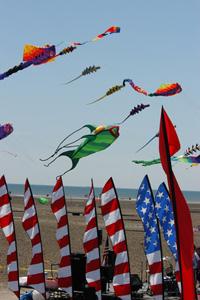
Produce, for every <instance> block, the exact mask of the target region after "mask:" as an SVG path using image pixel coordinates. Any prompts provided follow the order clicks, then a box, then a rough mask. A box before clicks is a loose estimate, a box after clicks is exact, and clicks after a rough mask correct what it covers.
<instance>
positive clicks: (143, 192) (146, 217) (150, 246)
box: [136, 176, 161, 254]
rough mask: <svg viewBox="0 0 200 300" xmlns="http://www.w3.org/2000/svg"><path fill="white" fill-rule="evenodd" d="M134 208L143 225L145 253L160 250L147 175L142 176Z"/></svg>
mask: <svg viewBox="0 0 200 300" xmlns="http://www.w3.org/2000/svg"><path fill="white" fill-rule="evenodd" d="M136 210H137V213H138V215H139V216H140V218H141V220H142V223H143V226H144V232H145V236H144V248H145V253H146V254H150V253H153V252H155V251H158V250H160V248H161V247H160V236H159V229H158V224H157V218H156V214H155V210H154V200H153V195H152V192H151V187H150V183H149V180H148V177H147V176H145V177H144V179H143V181H142V183H141V185H140V188H139V190H138V194H137V199H136Z"/></svg>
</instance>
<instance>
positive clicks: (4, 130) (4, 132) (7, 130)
mask: <svg viewBox="0 0 200 300" xmlns="http://www.w3.org/2000/svg"><path fill="white" fill-rule="evenodd" d="M13 130H14V129H13V126H12V124H10V123H6V124H3V125H0V140H2V139H4V138H5V137H7V136H9V135H10V134H11V133H12V132H13Z"/></svg>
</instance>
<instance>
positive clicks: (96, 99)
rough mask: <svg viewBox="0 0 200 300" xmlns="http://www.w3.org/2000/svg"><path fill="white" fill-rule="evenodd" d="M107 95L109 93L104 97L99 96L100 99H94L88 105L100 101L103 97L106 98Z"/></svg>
mask: <svg viewBox="0 0 200 300" xmlns="http://www.w3.org/2000/svg"><path fill="white" fill-rule="evenodd" d="M106 97H107V95H106V94H105V95H104V96H102V97H100V98H98V99H96V100H94V101H92V102H89V103H87V105H90V104H93V103H96V102H99V101H101V100H102V99H104V98H106Z"/></svg>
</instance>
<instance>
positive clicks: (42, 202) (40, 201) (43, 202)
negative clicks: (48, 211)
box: [37, 197, 49, 205]
mask: <svg viewBox="0 0 200 300" xmlns="http://www.w3.org/2000/svg"><path fill="white" fill-rule="evenodd" d="M37 200H38V202H39V203H40V204H42V205H45V204H48V203H49V200H48V199H47V198H45V197H40V198H38V199H37Z"/></svg>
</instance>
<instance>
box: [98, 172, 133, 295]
mask: <svg viewBox="0 0 200 300" xmlns="http://www.w3.org/2000/svg"><path fill="white" fill-rule="evenodd" d="M101 211H102V216H103V219H104V223H105V226H106V231H107V234H108V235H109V237H110V240H111V243H112V246H113V251H114V252H115V254H116V259H115V268H114V276H113V288H114V291H115V294H116V296H117V297H119V298H120V299H123V300H130V299H131V283H130V265H129V257H128V248H127V241H126V233H125V229H124V222H123V218H122V214H121V210H120V204H119V200H118V197H117V192H116V189H115V186H114V182H113V179H112V178H110V179H109V180H108V181H107V182H106V184H105V185H104V187H103V190H102V195H101Z"/></svg>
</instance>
